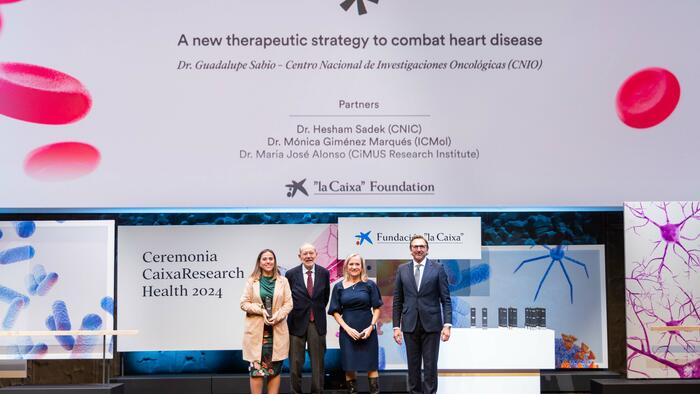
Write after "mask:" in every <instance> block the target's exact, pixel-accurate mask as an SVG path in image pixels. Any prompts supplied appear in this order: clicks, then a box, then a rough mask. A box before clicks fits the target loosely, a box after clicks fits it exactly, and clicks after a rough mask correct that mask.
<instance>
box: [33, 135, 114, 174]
mask: <svg viewBox="0 0 700 394" xmlns="http://www.w3.org/2000/svg"><path fill="white" fill-rule="evenodd" d="M99 164H100V151H98V150H97V148H95V147H94V146H92V145H88V144H84V143H81V142H59V143H55V144H49V145H44V146H42V147H39V148H37V149H35V150H33V151H31V152H29V154H28V155H27V157H26V159H25V161H24V172H25V173H26V174H27V175H29V176H30V177H32V178H34V179H37V180H40V181H67V180H72V179H76V178H80V177H81V176H84V175H87V174H90V173H91V172H93V171H94V170H95V169H96V168H97V166H98V165H99Z"/></svg>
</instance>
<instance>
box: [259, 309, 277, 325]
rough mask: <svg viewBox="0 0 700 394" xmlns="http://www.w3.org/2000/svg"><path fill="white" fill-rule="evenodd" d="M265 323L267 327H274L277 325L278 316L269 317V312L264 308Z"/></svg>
mask: <svg viewBox="0 0 700 394" xmlns="http://www.w3.org/2000/svg"><path fill="white" fill-rule="evenodd" d="M262 315H263V321H264V322H265V324H266V325H268V326H274V325H275V324H276V323H277V316H276V314H274V313H273V314H272V316H268V314H267V310H265V308H263V314H262Z"/></svg>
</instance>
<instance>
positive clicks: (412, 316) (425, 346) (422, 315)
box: [392, 235, 452, 394]
mask: <svg viewBox="0 0 700 394" xmlns="http://www.w3.org/2000/svg"><path fill="white" fill-rule="evenodd" d="M410 250H411V256H413V261H411V262H409V263H406V264H402V265H401V266H399V269H398V270H397V272H396V282H395V283H394V304H393V316H392V317H393V321H394V341H396V343H398V344H399V345H401V342H402V341H403V340H404V339H405V341H406V356H407V359H408V388H409V391H410V392H411V394H419V393H424V394H433V393H435V392H437V361H438V353H439V350H440V340H441V339H442V341H447V340H448V339H450V327H452V301H451V299H450V291H449V289H448V283H447V274H446V273H445V269H444V268H443V267H442V264H440V263H438V262H434V261H431V260H428V259H426V256H428V241H427V240H426V239H425V238H424V237H423V236H421V235H414V236H413V237H412V238H411V242H410ZM441 310H442V313H440V312H441ZM402 331H403V335H402ZM421 360H422V361H423V366H424V369H423V372H424V375H425V376H424V377H421Z"/></svg>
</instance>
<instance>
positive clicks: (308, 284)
mask: <svg viewBox="0 0 700 394" xmlns="http://www.w3.org/2000/svg"><path fill="white" fill-rule="evenodd" d="M306 291H307V292H308V293H309V297H311V296H312V295H313V292H314V282H313V280H312V279H311V270H307V271H306ZM309 320H311V321H314V309H313V306H312V307H311V318H310V319H309Z"/></svg>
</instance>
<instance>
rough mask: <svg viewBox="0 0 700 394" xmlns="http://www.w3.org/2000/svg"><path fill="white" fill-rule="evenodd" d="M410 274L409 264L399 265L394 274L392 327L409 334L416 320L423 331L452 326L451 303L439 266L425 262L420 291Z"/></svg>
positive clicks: (411, 268)
mask: <svg viewBox="0 0 700 394" xmlns="http://www.w3.org/2000/svg"><path fill="white" fill-rule="evenodd" d="M413 272H414V267H413V261H411V262H409V263H406V264H402V265H401V266H399V269H398V270H397V272H396V281H395V282H394V304H393V316H392V318H393V321H394V327H401V330H402V331H404V332H409V333H411V332H413V331H414V330H415V329H416V322H417V321H418V318H420V321H421V324H422V325H423V329H424V330H425V331H426V332H436V331H440V330H442V327H443V325H444V324H452V300H451V299H450V290H449V288H448V283H447V274H446V273H445V269H444V268H443V267H442V264H440V263H438V262H435V261H432V260H427V259H426V263H425V267H424V268H423V278H422V279H421V284H420V291H418V289H417V287H416V280H415V277H414V276H413ZM441 306H442V308H441ZM441 309H442V314H441V313H440V310H441Z"/></svg>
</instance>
